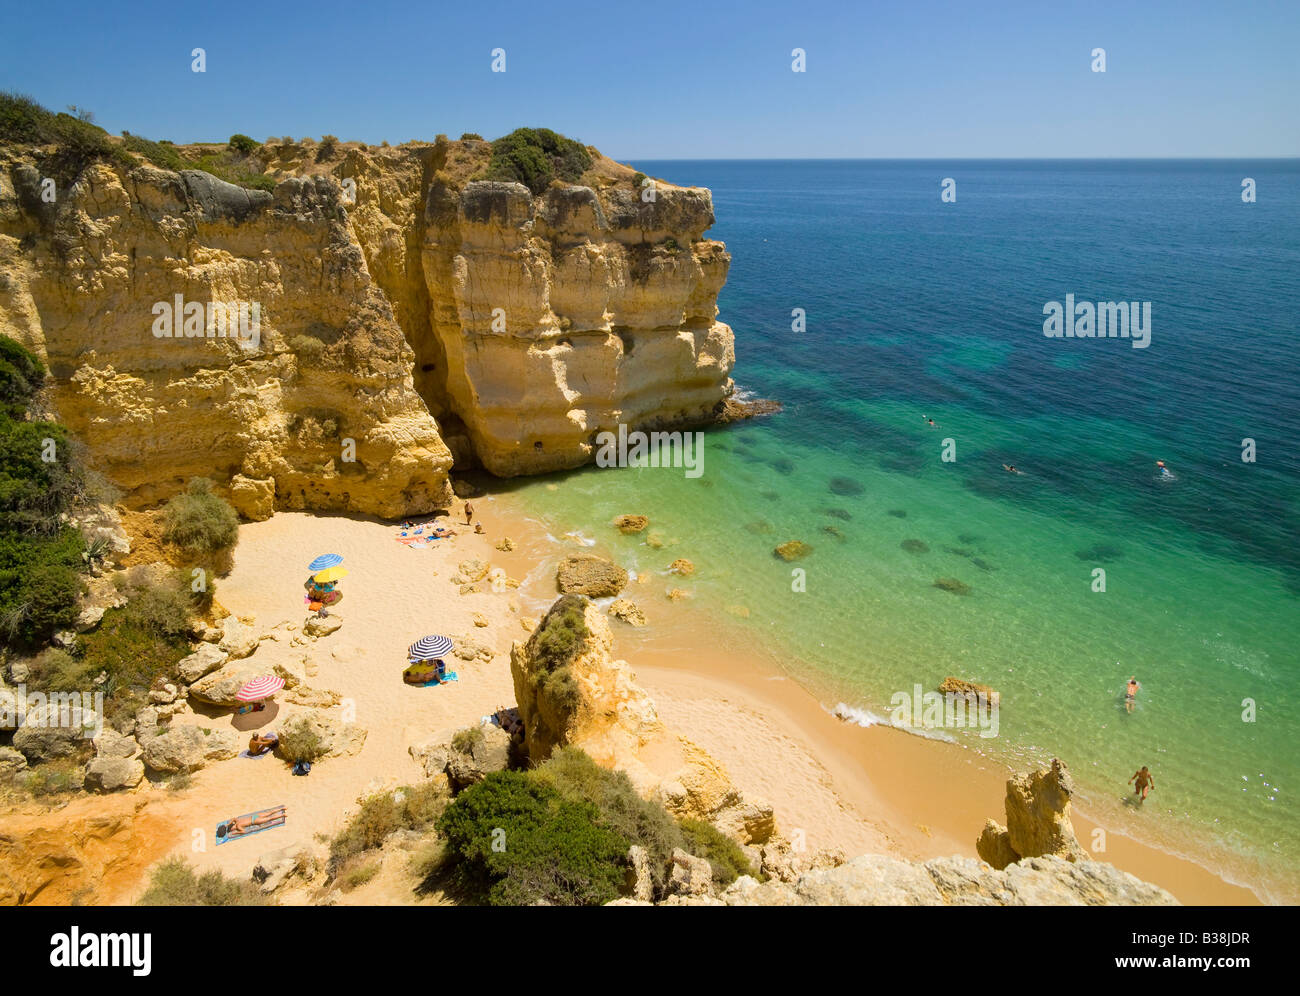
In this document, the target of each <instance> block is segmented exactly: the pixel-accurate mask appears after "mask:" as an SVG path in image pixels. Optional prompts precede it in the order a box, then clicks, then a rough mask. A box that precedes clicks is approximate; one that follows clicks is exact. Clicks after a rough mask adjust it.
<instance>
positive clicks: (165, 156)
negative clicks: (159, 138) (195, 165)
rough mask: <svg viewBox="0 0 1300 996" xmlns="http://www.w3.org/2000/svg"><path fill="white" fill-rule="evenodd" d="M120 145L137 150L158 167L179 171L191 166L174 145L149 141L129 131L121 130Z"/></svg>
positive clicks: (132, 150)
mask: <svg viewBox="0 0 1300 996" xmlns="http://www.w3.org/2000/svg"><path fill="white" fill-rule="evenodd" d="M122 147H123V148H125V149H127V150H128V151H130V152H138V153H139V154H140V155H142V156H144V157H145V159H147V160H149V162H151V163H153V165H155V166H157V167H158V168H159V169H169V170H172V171H174V172H177V173H179V172H180V171H181V170H183V169H189V168H190V167H191V166H192V164H191V163H190V161H189V160H187V159H186V158H185V157H184V156H182V155H181V154H180V153H179V152H177V151H176V147H175V146H174V145H171V144H170V143H168V144H166V145H164V144H163V143H161V142H151V141H149V139H147V138H142V137H141V136H139V135H132V134H131V133H130V132H126V131H124V132H122Z"/></svg>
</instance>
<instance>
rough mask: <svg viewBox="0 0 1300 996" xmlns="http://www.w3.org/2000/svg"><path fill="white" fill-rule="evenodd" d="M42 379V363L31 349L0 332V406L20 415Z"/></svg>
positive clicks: (12, 414) (43, 366)
mask: <svg viewBox="0 0 1300 996" xmlns="http://www.w3.org/2000/svg"><path fill="white" fill-rule="evenodd" d="M44 381H45V364H43V363H42V362H41V361H40V360H39V359H38V358H37V356H36V354H35V353H33V352H32V351H31V350H29V349H27V348H26V347H25V346H23V345H22V344H21V343H19V342H18V341H17V340H15V339H11V338H9V336H7V335H0V407H3V410H4V411H5V413H6V414H8V415H9V416H11V417H12V418H21V417H22V415H23V413H24V412H25V411H26V410H27V405H28V404H29V403H30V402H31V400H32V398H33V397H34V396H35V394H36V392H37V391H39V390H40V389H41V384H43V383H44Z"/></svg>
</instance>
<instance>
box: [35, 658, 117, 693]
mask: <svg viewBox="0 0 1300 996" xmlns="http://www.w3.org/2000/svg"><path fill="white" fill-rule="evenodd" d="M98 676H99V668H97V667H95V666H94V665H93V664H92V663H91V662H89V661H86V660H85V659H84V658H80V657H75V656H73V655H72V654H70V653H68V652H67V651H66V650H60V649H58V648H57V647H51V648H50V649H49V650H46V651H43V652H42V653H41V654H40V655H38V656H37V657H36V659H35V660H33V661H32V662H31V667H30V672H29V675H28V678H27V684H28V685H30V686H31V687H32V688H39V689H41V690H42V691H47V692H78V691H83V690H85V689H89V688H90V687H91V686H92V685H93V684H94V681H95V678H96V677H98Z"/></svg>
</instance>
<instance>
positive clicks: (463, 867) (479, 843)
mask: <svg viewBox="0 0 1300 996" xmlns="http://www.w3.org/2000/svg"><path fill="white" fill-rule="evenodd" d="M598 818H599V814H598V813H597V811H596V809H595V807H593V806H591V805H589V804H587V803H579V802H570V801H569V800H567V799H565V798H564V797H563V796H561V795H560V793H559V792H558V791H556V789H554V788H553V787H551V786H550V785H548V784H546V783H545V782H542V781H540V780H538V779H535V778H530V777H528V776H527V775H524V774H521V773H519V772H514V771H498V772H493V773H492V774H490V775H488V776H487V778H485V779H484V780H483V781H481V782H479V783H477V784H476V785H471V786H470V787H469V788H467V789H465V790H464V791H463V792H461V793H460V795H458V796H457V797H456V799H455V801H454V802H453V803H452V804H451V805H450V806H448V807H447V811H446V812H445V813H443V815H442V818H441V819H439V820H438V832H439V833H440V834H442V836H443V837H444V839H445V840H446V842H447V849H448V851H449V852H450V853H451V854H452V855H454V856H455V857H456V858H457V859H458V864H457V865H456V872H457V875H458V877H459V878H460V880H461V883H462V884H463V885H464V887H465V888H466V889H467V890H468V891H469V892H470V894H471V895H473V896H475V897H476V898H478V899H480V900H482V901H486V902H488V903H490V904H491V905H494V906H521V905H525V906H532V905H537V904H546V905H556V906H592V905H600V904H603V903H607V902H609V901H610V900H612V899H615V898H617V896H618V894H619V887H620V885H621V884H622V882H623V878H624V872H625V869H626V855H627V849H628V847H629V843H628V841H627V839H626V838H624V837H622V836H620V835H619V834H617V833H614V832H613V831H611V830H608V829H606V828H605V827H603V826H600V825H599V823H598Z"/></svg>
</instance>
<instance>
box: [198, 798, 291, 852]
mask: <svg viewBox="0 0 1300 996" xmlns="http://www.w3.org/2000/svg"><path fill="white" fill-rule="evenodd" d="M272 808H273V809H274V808H279V807H272ZM264 812H267V810H264V809H256V810H254V811H253V812H251V813H245V814H244V816H256V815H257V814H258V813H264ZM243 818H244V817H243V816H237V817H235V819H237V820H242V819H243ZM287 818H288V814H287V813H286V814H285V815H284V816H281V817H280V818H279V819H278V820H276V821H275V822H274V823H264V824H263V825H262V826H260V827H250V828H249V829H248V830H245V831H244V832H243V833H241V834H237V835H235V836H227V835H226V834H224V833H222V828H223V827H225V826H226V823H225V822H221V823H218V824H217V832H216V838H217V846H218V847H220V846H221V845H222V844H225V843H227V842H228V841H232V840H240V839H241V838H243V837H251V836H253V834H255V833H261V832H262V831H263V830H274V829H275V828H276V827H282V826H284V824H285V820H286V819H287Z"/></svg>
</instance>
